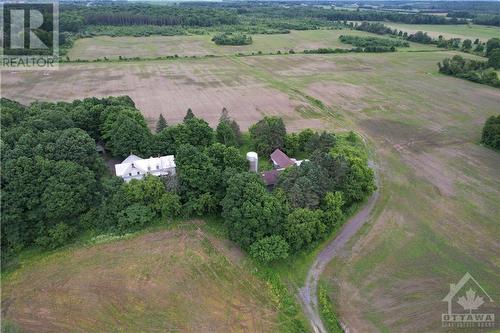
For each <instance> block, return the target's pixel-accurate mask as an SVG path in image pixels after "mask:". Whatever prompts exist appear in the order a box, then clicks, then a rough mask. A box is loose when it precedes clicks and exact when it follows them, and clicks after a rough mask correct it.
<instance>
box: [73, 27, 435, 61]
mask: <svg viewBox="0 0 500 333" xmlns="http://www.w3.org/2000/svg"><path fill="white" fill-rule="evenodd" d="M341 35H355V36H377V35H374V34H370V33H367V32H364V31H356V30H348V29H343V30H305V31H294V30H293V31H291V32H290V33H289V34H273V35H252V39H253V43H252V44H251V45H243V46H230V45H216V44H215V43H213V42H212V41H211V38H212V36H211V35H201V36H199V35H194V36H150V37H108V36H98V37H92V38H82V39H78V40H77V41H76V42H75V45H74V46H73V47H72V48H71V49H70V50H69V53H68V57H69V58H70V59H72V60H77V59H81V60H94V59H104V57H106V58H108V59H117V58H119V57H120V56H122V57H129V58H131V57H142V58H155V57H159V56H175V55H178V56H180V57H184V56H187V57H190V56H205V55H235V54H237V53H245V54H249V53H252V52H254V53H257V52H259V51H261V52H263V53H270V52H272V53H276V52H278V51H281V52H288V51H290V50H294V51H296V52H299V51H303V50H305V49H317V48H344V49H349V48H351V47H352V46H351V45H348V44H344V43H341V42H340V41H339V37H340V36H341ZM429 48H433V47H431V46H426V45H420V44H415V43H412V44H411V48H409V49H407V48H402V50H403V49H404V50H405V51H406V50H410V49H412V50H413V49H419V50H420V49H429Z"/></svg>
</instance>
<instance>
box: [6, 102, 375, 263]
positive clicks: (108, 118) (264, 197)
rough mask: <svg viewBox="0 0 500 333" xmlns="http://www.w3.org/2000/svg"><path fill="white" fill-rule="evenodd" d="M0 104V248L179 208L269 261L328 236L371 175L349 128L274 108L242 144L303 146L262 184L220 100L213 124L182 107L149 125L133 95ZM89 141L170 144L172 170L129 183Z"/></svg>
mask: <svg viewBox="0 0 500 333" xmlns="http://www.w3.org/2000/svg"><path fill="white" fill-rule="evenodd" d="M0 103H1V107H2V113H1V126H2V127H1V128H2V132H1V138H2V142H1V144H2V152H3V154H2V157H1V158H2V166H3V168H2V170H1V179H2V184H1V192H2V199H3V200H2V218H3V220H2V229H1V232H2V256H3V257H4V259H12V258H15V256H16V254H17V253H19V251H21V250H23V249H25V248H30V247H38V248H41V249H47V248H56V247H58V246H62V245H65V244H68V243H69V242H71V241H72V240H73V239H75V238H76V237H78V235H80V234H81V233H82V232H86V233H88V232H91V233H94V234H101V233H109V232H112V233H126V232H130V231H135V230H140V229H142V228H145V227H146V226H148V225H151V224H152V223H159V221H162V223H163V222H165V221H170V220H172V219H174V218H177V217H179V216H182V217H184V218H189V217H192V216H209V215H215V216H222V217H223V219H224V225H225V227H226V228H227V230H228V234H229V235H230V238H231V239H232V240H233V241H235V242H236V243H238V244H239V245H240V246H242V248H243V249H245V250H246V251H248V252H249V253H250V254H251V255H252V256H253V257H254V258H256V259H257V260H261V261H264V262H269V261H273V260H278V259H280V258H284V257H286V256H287V255H289V254H290V253H294V252H297V251H300V250H302V249H305V248H307V247H309V246H311V245H312V244H314V242H316V241H318V240H319V239H321V238H322V237H325V236H326V235H327V234H328V232H329V231H330V230H332V229H333V228H335V227H337V226H338V225H339V224H340V223H342V221H343V216H344V214H345V212H347V211H349V209H350V207H351V205H352V204H353V203H355V202H358V201H360V200H362V199H363V198H364V197H366V196H367V195H369V193H371V191H373V189H374V186H375V185H374V182H373V173H372V171H371V169H370V168H368V166H367V158H366V154H365V152H364V150H363V146H362V145H361V143H360V141H359V139H358V138H357V137H356V135H354V134H351V135H349V136H346V137H340V136H336V135H334V134H333V133H326V132H325V133H316V132H314V131H312V130H305V131H302V132H300V133H287V132H286V128H285V126H284V123H283V121H282V120H281V119H280V118H276V117H265V118H264V119H263V120H261V121H259V122H258V123H256V124H255V125H253V126H252V127H251V129H250V131H249V140H250V141H249V145H250V146H251V147H252V149H255V150H256V151H258V152H259V153H261V154H262V155H261V158H266V156H268V155H267V154H269V152H271V151H272V150H274V149H276V148H280V149H283V150H284V151H286V152H287V153H288V154H290V155H291V156H297V155H304V156H306V155H307V156H309V157H310V161H309V162H304V163H303V164H302V166H301V167H300V168H297V167H291V168H290V169H288V170H286V171H285V172H284V173H282V174H281V175H280V177H279V183H278V186H277V188H276V190H274V191H273V192H269V191H268V190H267V188H266V186H265V184H264V183H263V181H262V179H261V177H260V175H259V174H256V173H250V172H248V164H247V161H246V159H245V152H244V151H240V150H241V145H242V144H243V135H242V133H241V132H240V130H239V126H238V124H237V123H236V121H234V120H233V119H231V117H230V116H229V112H228V111H227V110H225V109H224V110H223V111H222V114H221V118H220V121H219V124H218V126H217V128H216V129H212V128H211V127H210V126H209V125H208V123H206V122H205V121H204V120H203V119H200V118H198V117H196V116H195V115H194V113H193V111H192V110H188V111H187V113H186V116H185V118H184V120H183V122H181V123H179V124H176V125H170V124H168V123H167V122H166V120H165V118H164V117H163V116H161V117H160V118H159V119H158V122H157V126H156V132H155V133H152V132H151V131H150V130H149V128H148V127H147V125H146V122H145V119H144V117H143V116H142V114H141V113H140V112H139V111H138V110H137V109H136V108H135V105H134V103H133V101H132V100H131V99H130V98H128V97H109V98H103V99H98V98H87V99H84V100H76V101H74V102H71V103H66V102H58V103H45V102H44V103H41V102H37V103H32V104H31V105H29V106H24V105H21V104H19V103H17V102H15V101H11V100H8V99H4V98H3V99H1V102H0ZM96 143H100V144H102V145H103V146H104V147H105V148H106V150H107V151H108V152H109V153H110V154H111V155H112V156H114V157H115V158H123V157H125V156H127V155H129V154H131V153H133V154H137V155H139V156H141V157H149V156H155V155H157V154H161V155H167V154H173V155H175V160H176V165H177V175H176V176H175V177H172V176H170V177H154V176H146V177H145V178H144V179H142V180H132V181H131V182H129V183H125V182H124V181H123V180H122V179H121V178H119V177H115V176H112V175H111V174H110V171H108V169H107V167H106V165H105V163H104V160H103V158H102V157H101V156H100V155H98V153H97V152H96Z"/></svg>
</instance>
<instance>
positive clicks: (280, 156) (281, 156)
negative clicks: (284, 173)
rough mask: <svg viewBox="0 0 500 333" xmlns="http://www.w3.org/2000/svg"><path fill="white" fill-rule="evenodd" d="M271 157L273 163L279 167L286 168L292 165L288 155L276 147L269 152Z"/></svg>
mask: <svg viewBox="0 0 500 333" xmlns="http://www.w3.org/2000/svg"><path fill="white" fill-rule="evenodd" d="M271 159H272V160H273V162H274V163H275V164H277V165H278V166H279V167H280V168H286V167H289V166H290V165H293V161H292V160H291V159H290V157H288V156H287V155H286V154H285V153H284V152H282V151H281V150H279V149H276V150H275V151H273V153H272V154H271Z"/></svg>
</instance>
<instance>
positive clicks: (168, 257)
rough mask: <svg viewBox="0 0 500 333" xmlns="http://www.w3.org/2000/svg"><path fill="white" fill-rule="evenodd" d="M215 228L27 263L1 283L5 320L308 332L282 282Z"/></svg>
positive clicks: (155, 235)
mask: <svg viewBox="0 0 500 333" xmlns="http://www.w3.org/2000/svg"><path fill="white" fill-rule="evenodd" d="M214 225H216V222H214V221H212V222H210V223H209V224H208V225H205V224H204V223H203V222H201V221H193V222H191V223H178V224H177V225H175V226H172V227H169V228H168V229H169V230H165V229H164V230H161V231H156V232H141V233H140V234H135V235H131V236H129V237H127V239H126V240H116V239H107V240H106V241H105V242H102V243H100V244H98V245H89V246H85V247H81V246H72V247H70V248H66V249H63V250H59V251H56V252H53V253H49V254H48V253H45V254H44V255H39V256H35V255H33V254H32V255H31V256H30V257H29V258H27V257H24V259H23V263H24V264H23V265H22V267H21V268H19V269H17V270H15V271H12V272H10V273H9V274H7V275H4V276H3V277H2V286H3V288H2V299H3V302H4V304H6V305H5V306H4V311H5V312H4V314H3V317H4V318H6V319H7V321H8V322H9V325H11V326H15V327H19V328H21V329H22V330H23V331H51V332H66V331H67V330H68V329H71V330H75V329H77V330H82V331H86V332H103V331H116V330H120V331H122V332H136V331H138V330H140V331H165V329H167V330H170V331H182V332H199V331H218V332H219V331H231V332H248V331H251V332H275V331H281V332H292V331H297V332H300V331H303V330H304V328H303V327H305V325H304V323H303V321H302V317H301V313H300V311H299V309H298V305H297V304H296V303H295V300H294V299H293V297H292V296H290V295H289V294H288V292H287V290H286V289H283V286H281V285H280V283H279V280H277V281H276V280H275V279H274V280H273V278H272V275H270V274H267V275H266V274H264V273H263V272H261V273H259V272H258V271H256V270H255V267H254V266H253V265H252V263H250V262H248V261H247V260H245V258H244V256H243V254H242V253H241V252H240V251H239V249H238V248H237V247H236V246H235V245H233V244H232V243H230V242H228V241H225V240H224V239H221V238H219V237H217V235H219V234H218V232H217V230H219V232H220V228H218V227H216V226H214ZM214 231H215V232H214ZM47 318H50V321H48V320H46V319H47ZM301 327H302V329H300V328H301Z"/></svg>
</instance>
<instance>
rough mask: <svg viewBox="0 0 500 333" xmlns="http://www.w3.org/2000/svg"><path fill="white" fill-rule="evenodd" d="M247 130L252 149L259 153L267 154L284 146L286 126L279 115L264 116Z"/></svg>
mask: <svg viewBox="0 0 500 333" xmlns="http://www.w3.org/2000/svg"><path fill="white" fill-rule="evenodd" d="M249 131H250V137H251V138H252V142H253V145H254V149H255V150H256V151H257V152H258V153H259V154H261V155H264V156H269V155H270V154H271V153H272V152H273V151H274V150H275V149H277V148H280V149H282V148H283V147H284V144H285V136H286V128H285V124H284V123H283V119H281V118H279V117H264V119H262V120H260V121H259V122H257V123H256V124H254V125H252V126H251V127H250V130H249Z"/></svg>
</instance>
